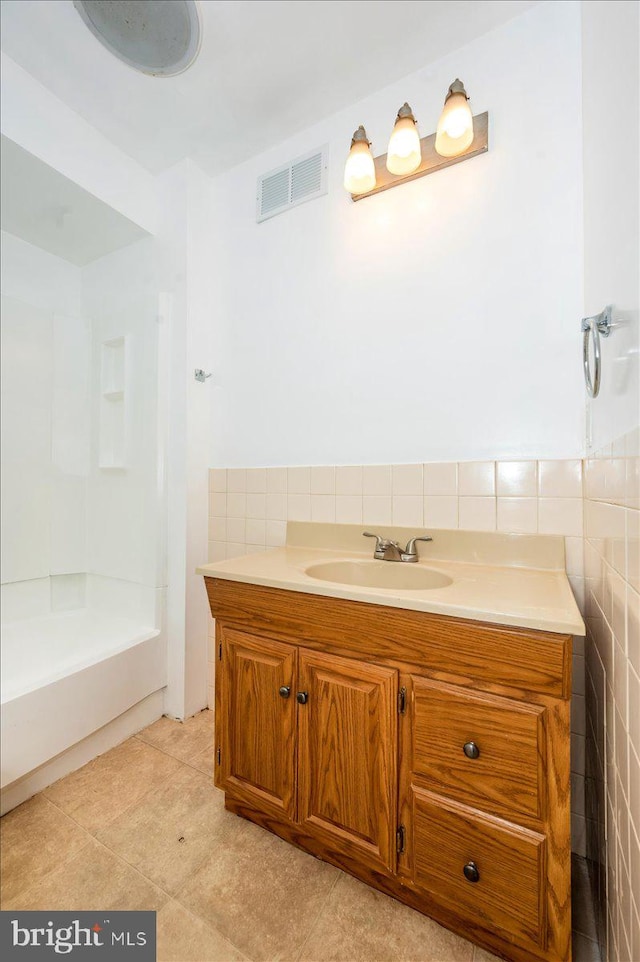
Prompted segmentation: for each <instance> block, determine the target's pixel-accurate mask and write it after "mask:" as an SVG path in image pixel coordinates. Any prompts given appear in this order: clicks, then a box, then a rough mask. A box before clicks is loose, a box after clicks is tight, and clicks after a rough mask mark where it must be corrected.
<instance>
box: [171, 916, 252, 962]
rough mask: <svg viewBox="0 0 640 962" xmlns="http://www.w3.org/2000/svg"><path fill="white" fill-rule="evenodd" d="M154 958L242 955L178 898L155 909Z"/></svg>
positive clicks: (228, 961) (196, 961) (217, 960)
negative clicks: (156, 946)
mask: <svg viewBox="0 0 640 962" xmlns="http://www.w3.org/2000/svg"><path fill="white" fill-rule="evenodd" d="M157 932H158V954H157V959H158V962H242V960H244V958H245V956H244V955H242V953H241V952H239V951H238V950H237V949H236V948H235V946H233V945H231V943H230V942H228V941H227V939H225V938H224V936H223V935H221V934H220V933H219V932H217V931H216V930H215V929H212V928H211V926H209V925H207V923H206V922H203V921H202V919H199V918H196V916H195V915H192V914H191V912H188V911H187V910H186V909H185V908H184V907H183V906H182V905H179V904H178V902H173V901H171V902H167V904H166V905H165V906H164V907H163V908H162V909H161V910H160V912H158V921H157Z"/></svg>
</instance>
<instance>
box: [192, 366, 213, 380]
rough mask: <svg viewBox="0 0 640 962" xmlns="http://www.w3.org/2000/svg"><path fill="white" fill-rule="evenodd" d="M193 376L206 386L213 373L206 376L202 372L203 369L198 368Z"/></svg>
mask: <svg viewBox="0 0 640 962" xmlns="http://www.w3.org/2000/svg"><path fill="white" fill-rule="evenodd" d="M193 376H194V377H195V379H196V381H200V382H201V383H202V384H204V382H205V381H206V380H207V378H210V377H211V376H212V372H211V373H209V374H205V372H204V371H203V370H202V368H201V367H197V368H196V369H195V371H194V372H193Z"/></svg>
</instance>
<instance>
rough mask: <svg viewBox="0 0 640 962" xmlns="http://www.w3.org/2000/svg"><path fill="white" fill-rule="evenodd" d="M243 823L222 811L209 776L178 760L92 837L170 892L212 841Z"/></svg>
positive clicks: (207, 851)
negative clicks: (175, 767) (158, 783)
mask: <svg viewBox="0 0 640 962" xmlns="http://www.w3.org/2000/svg"><path fill="white" fill-rule="evenodd" d="M246 828H247V822H245V821H244V819H239V818H238V817H237V816H236V815H232V814H231V813H230V812H227V811H225V808H224V795H223V794H222V792H219V791H217V790H216V789H215V788H214V787H213V785H212V784H211V779H210V778H208V777H207V776H206V775H204V774H203V773H202V772H198V771H196V770H195V769H194V768H189V767H188V766H187V765H183V766H181V768H180V771H178V772H177V773H176V774H175V775H173V776H172V777H171V778H170V779H169V781H168V782H167V783H166V784H165V785H164V786H163V787H162V788H158V789H157V790H156V791H155V792H153V793H151V794H150V795H147V796H145V797H144V798H143V799H142V800H141V801H140V802H139V803H137V804H134V805H132V806H131V807H130V808H128V809H127V810H126V812H124V813H123V814H122V815H120V816H119V817H118V818H116V819H114V820H113V821H112V822H110V823H109V825H107V826H106V827H105V828H104V829H101V830H100V831H98V832H97V836H96V837H97V838H98V839H100V841H101V842H103V844H104V845H106V846H107V847H108V848H110V849H111V850H112V851H114V852H116V854H117V855H120V856H121V857H122V858H123V859H125V861H127V862H129V863H130V864H131V865H133V866H134V867H135V868H136V869H137V870H138V871H139V872H141V873H142V874H143V875H144V876H146V877H147V878H148V879H151V881H152V882H155V884H156V885H159V886H160V888H162V889H164V890H165V891H166V892H169V893H171V894H173V893H174V892H176V891H177V890H178V889H179V888H181V887H182V886H183V885H184V884H185V882H186V881H187V880H188V879H189V878H190V877H191V876H192V875H193V873H194V872H195V871H196V869H197V868H198V867H199V866H200V865H201V864H202V862H203V861H204V860H205V859H206V858H208V856H210V855H211V854H212V853H213V852H215V851H216V849H217V848H218V846H220V845H225V844H226V842H227V839H228V838H229V837H231V836H232V835H237V834H238V833H239V832H242V831H244V830H245V829H246Z"/></svg>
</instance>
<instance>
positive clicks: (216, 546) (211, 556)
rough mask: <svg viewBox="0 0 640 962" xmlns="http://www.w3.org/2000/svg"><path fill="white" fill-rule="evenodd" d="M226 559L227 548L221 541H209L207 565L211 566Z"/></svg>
mask: <svg viewBox="0 0 640 962" xmlns="http://www.w3.org/2000/svg"><path fill="white" fill-rule="evenodd" d="M226 557H227V546H226V544H225V543H224V542H222V541H210V542H209V553H208V555H207V558H208V561H209V564H213V562H214V561H225V559H226Z"/></svg>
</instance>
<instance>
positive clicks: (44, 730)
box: [1, 608, 166, 788]
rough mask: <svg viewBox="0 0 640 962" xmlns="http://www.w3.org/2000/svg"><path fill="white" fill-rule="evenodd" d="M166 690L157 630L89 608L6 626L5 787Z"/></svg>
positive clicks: (3, 693)
mask: <svg viewBox="0 0 640 962" xmlns="http://www.w3.org/2000/svg"><path fill="white" fill-rule="evenodd" d="M165 685H166V656H165V640H164V637H163V634H162V633H161V632H160V631H159V630H158V629H157V628H153V627H149V626H145V625H141V624H139V623H138V622H136V621H132V620H130V619H128V618H122V617H118V616H116V615H111V614H107V613H105V612H104V611H94V610H92V609H89V608H83V609H80V610H76V611H64V612H57V613H54V614H49V615H43V616H41V617H36V618H24V619H21V620H18V621H13V622H9V623H7V624H4V625H3V626H2V682H1V723H2V737H1V740H2V755H1V758H2V765H1V786H2V788H4V787H5V786H8V785H10V784H11V783H13V782H15V781H16V779H21V778H23V776H25V775H27V774H28V773H29V772H32V771H34V770H35V769H36V768H38V767H39V766H41V765H44V764H45V763H46V762H48V761H50V760H51V759H53V758H55V757H56V756H58V755H60V754H61V753H62V752H65V751H66V750H67V749H69V748H70V747H71V746H73V745H76V744H77V743H78V742H80V741H81V740H82V739H84V738H86V737H87V736H89V735H91V734H92V733H93V732H96V731H97V730H98V729H100V728H102V727H103V726H104V725H107V724H108V723H109V722H111V721H112V720H113V719H115V718H117V717H118V716H120V715H122V714H123V713H124V712H126V711H128V710H129V709H130V708H132V706H134V705H136V704H137V703H139V702H141V701H142V699H144V698H146V697H147V696H148V695H150V694H152V693H153V692H157V691H158V690H159V689H161V688H163V687H164V686H165Z"/></svg>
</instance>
